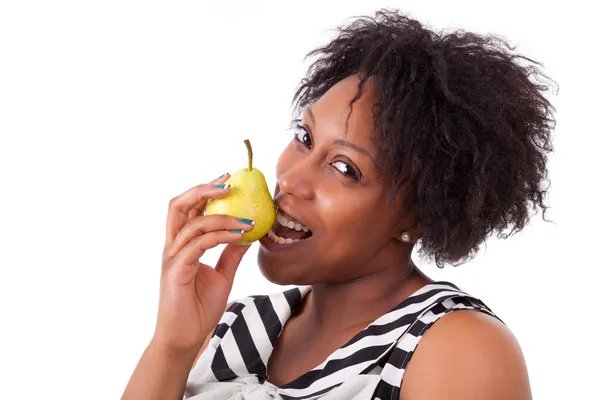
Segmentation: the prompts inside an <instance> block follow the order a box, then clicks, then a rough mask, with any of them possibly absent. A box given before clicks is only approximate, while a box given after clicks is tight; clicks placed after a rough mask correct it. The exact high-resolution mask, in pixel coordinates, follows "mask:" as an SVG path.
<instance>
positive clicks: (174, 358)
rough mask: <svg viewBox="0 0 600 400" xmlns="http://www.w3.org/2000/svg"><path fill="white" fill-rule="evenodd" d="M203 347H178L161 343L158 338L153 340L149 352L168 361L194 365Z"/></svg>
mask: <svg viewBox="0 0 600 400" xmlns="http://www.w3.org/2000/svg"><path fill="white" fill-rule="evenodd" d="M201 348H202V345H198V346H192V347H185V348H181V347H176V346H172V345H169V344H166V343H163V342H161V341H160V340H158V339H157V338H152V340H151V341H150V344H149V345H148V351H149V352H150V353H152V354H155V355H157V356H159V357H161V358H164V359H168V360H169V361H170V362H182V363H187V362H190V363H193V362H194V360H195V359H196V356H197V355H198V352H199V351H200V349H201Z"/></svg>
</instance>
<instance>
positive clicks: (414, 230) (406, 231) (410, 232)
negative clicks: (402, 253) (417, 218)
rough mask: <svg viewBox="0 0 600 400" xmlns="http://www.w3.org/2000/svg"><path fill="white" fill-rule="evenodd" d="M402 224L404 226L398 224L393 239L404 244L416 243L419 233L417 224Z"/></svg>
mask: <svg viewBox="0 0 600 400" xmlns="http://www.w3.org/2000/svg"><path fill="white" fill-rule="evenodd" d="M403 225H404V227H402V226H398V229H397V233H396V235H395V236H394V239H396V240H397V241H399V242H401V243H405V244H414V243H416V242H417V240H418V239H419V236H420V234H421V230H420V228H419V226H418V225H417V224H416V223H414V224H412V225H410V226H406V224H403Z"/></svg>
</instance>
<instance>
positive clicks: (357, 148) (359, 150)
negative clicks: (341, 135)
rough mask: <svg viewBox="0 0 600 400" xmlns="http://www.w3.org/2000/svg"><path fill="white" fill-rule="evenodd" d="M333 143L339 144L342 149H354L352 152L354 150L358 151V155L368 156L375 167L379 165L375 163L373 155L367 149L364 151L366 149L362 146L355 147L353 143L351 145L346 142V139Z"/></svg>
mask: <svg viewBox="0 0 600 400" xmlns="http://www.w3.org/2000/svg"><path fill="white" fill-rule="evenodd" d="M333 143H334V144H337V145H338V146H341V147H347V148H349V149H352V150H354V151H356V152H358V153H362V154H364V155H366V156H367V157H369V159H370V160H371V162H372V163H373V165H377V164H376V163H375V159H374V158H373V156H372V155H371V153H369V151H368V150H367V149H364V148H362V147H360V146H357V145H355V144H353V143H350V142H349V141H347V140H344V139H336V140H335V141H334V142H333Z"/></svg>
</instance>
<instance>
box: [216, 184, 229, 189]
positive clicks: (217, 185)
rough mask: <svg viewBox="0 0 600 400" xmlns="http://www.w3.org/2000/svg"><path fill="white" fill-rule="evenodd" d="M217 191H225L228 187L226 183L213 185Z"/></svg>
mask: <svg viewBox="0 0 600 400" xmlns="http://www.w3.org/2000/svg"><path fill="white" fill-rule="evenodd" d="M214 186H215V187H216V188H217V189H227V188H228V187H229V184H228V183H217V184H216V185H214Z"/></svg>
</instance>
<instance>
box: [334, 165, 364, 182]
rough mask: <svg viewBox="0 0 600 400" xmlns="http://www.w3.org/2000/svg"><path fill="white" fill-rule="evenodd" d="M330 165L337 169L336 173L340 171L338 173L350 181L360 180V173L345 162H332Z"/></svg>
mask: <svg viewBox="0 0 600 400" xmlns="http://www.w3.org/2000/svg"><path fill="white" fill-rule="evenodd" d="M331 165H332V166H333V167H334V168H335V169H337V170H338V171H340V173H341V174H342V175H344V176H346V177H348V178H350V179H353V180H355V181H358V180H360V177H361V174H360V171H359V170H358V168H356V167H354V166H353V165H351V164H349V163H347V162H345V161H341V160H338V161H334V162H332V163H331Z"/></svg>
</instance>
